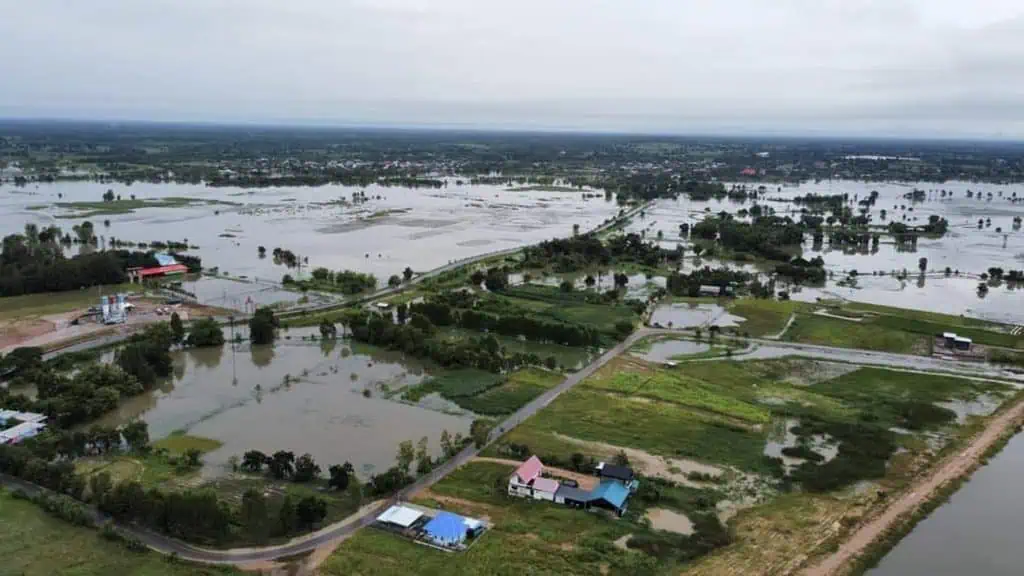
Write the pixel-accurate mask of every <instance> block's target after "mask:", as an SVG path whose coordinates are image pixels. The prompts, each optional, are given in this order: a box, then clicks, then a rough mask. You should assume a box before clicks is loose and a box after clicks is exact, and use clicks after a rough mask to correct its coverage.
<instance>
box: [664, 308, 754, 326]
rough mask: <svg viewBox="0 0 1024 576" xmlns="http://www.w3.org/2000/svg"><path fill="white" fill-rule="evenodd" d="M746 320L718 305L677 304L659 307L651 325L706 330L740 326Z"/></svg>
mask: <svg viewBox="0 0 1024 576" xmlns="http://www.w3.org/2000/svg"><path fill="white" fill-rule="evenodd" d="M745 321H746V319H745V318H742V317H740V316H735V315H733V314H729V312H727V311H726V309H725V308H723V307H721V306H719V305H718V304H696V303H676V304H664V305H661V306H658V307H657V308H656V309H655V310H654V313H653V314H651V325H652V326H654V325H658V324H660V325H661V326H665V327H669V328H694V327H701V328H706V327H708V326H720V327H722V328H729V327H733V326H739V325H740V323H742V322H745Z"/></svg>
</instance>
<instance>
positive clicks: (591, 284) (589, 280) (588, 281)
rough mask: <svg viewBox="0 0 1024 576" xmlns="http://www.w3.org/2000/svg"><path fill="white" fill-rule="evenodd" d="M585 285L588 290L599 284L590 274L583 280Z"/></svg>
mask: <svg viewBox="0 0 1024 576" xmlns="http://www.w3.org/2000/svg"><path fill="white" fill-rule="evenodd" d="M583 283H584V284H586V285H587V288H593V287H594V284H597V280H595V279H594V277H593V276H591V275H590V274H587V277H586V278H584V279H583Z"/></svg>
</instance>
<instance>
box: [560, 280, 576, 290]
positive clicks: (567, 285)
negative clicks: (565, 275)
mask: <svg viewBox="0 0 1024 576" xmlns="http://www.w3.org/2000/svg"><path fill="white" fill-rule="evenodd" d="M558 289H559V290H561V291H562V292H566V293H568V292H572V289H573V284H572V280H562V283H561V284H559V285H558Z"/></svg>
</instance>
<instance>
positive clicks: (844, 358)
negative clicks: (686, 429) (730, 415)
mask: <svg viewBox="0 0 1024 576" xmlns="http://www.w3.org/2000/svg"><path fill="white" fill-rule="evenodd" d="M637 333H638V334H641V335H643V336H650V335H657V334H668V335H675V336H688V335H689V334H690V333H689V332H688V331H685V330H669V329H664V328H641V329H640V330H638V331H637ZM746 340H748V341H750V342H752V343H754V344H756V345H757V346H756V347H755V348H754V350H753V351H751V352H749V353H744V354H740V353H736V354H735V355H734V356H733V359H735V360H752V359H765V358H780V357H782V356H807V357H809V358H816V359H820V360H832V361H837V362H849V363H851V364H863V365H868V366H888V367H894V368H903V369H906V370H912V371H916V372H948V373H952V374H963V375H966V376H984V377H987V378H1002V379H1007V380H1016V381H1021V382H1024V374H1020V373H1018V372H1014V371H1011V370H1007V369H1005V368H1003V367H1001V366H997V365H994V364H988V363H985V362H963V361H958V360H945V359H942V358H935V357H931V356H914V355H911V354H894V353H892V352H879V351H875V350H861V349H856V348H832V347H830V346H818V345H816V344H800V343H797V342H782V341H777V340H768V339H763V338H762V339H759V338H747V339H746Z"/></svg>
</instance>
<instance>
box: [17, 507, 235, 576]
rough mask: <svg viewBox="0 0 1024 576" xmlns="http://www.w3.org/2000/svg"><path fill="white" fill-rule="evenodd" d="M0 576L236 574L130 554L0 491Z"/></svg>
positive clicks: (219, 569)
mask: <svg viewBox="0 0 1024 576" xmlns="http://www.w3.org/2000/svg"><path fill="white" fill-rule="evenodd" d="M0 558H2V562H0V574H2V575H4V576H7V575H10V576H14V575H18V576H109V575H111V574H119V575H124V576H129V575H130V576H189V575H197V576H207V575H210V576H212V575H214V574H240V573H239V572H237V571H235V570H231V569H227V568H208V567H199V566H192V565H186V564H181V563H171V562H168V561H167V560H166V559H165V558H164V557H162V556H160V555H159V554H156V553H139V552H132V551H129V550H128V549H127V548H125V547H124V546H123V545H122V544H118V543H115V542H110V541H107V540H104V539H103V538H101V537H100V536H99V533H98V532H97V531H96V530H93V529H90V528H82V527H78V526H73V525H71V524H69V523H67V522H65V521H64V520H60V519H57V518H52V517H50V516H48V515H47V514H46V513H45V512H43V510H42V509H40V508H39V507H37V506H36V505H35V504H33V503H32V502H28V501H26V500H18V499H16V498H14V497H13V496H11V495H10V494H9V493H7V492H4V491H0Z"/></svg>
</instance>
